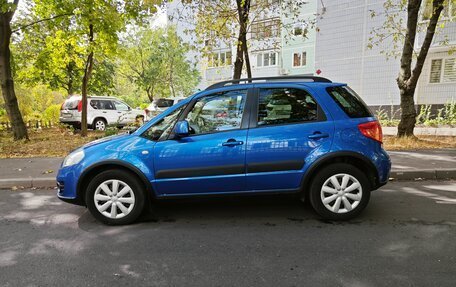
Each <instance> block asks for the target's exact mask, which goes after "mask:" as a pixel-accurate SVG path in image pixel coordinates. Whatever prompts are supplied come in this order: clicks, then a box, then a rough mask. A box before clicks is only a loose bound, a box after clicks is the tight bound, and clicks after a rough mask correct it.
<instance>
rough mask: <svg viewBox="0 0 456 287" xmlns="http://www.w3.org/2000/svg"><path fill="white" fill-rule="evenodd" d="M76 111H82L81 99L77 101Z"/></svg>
mask: <svg viewBox="0 0 456 287" xmlns="http://www.w3.org/2000/svg"><path fill="white" fill-rule="evenodd" d="M78 112H82V101H78Z"/></svg>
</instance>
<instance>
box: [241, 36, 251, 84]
mask: <svg viewBox="0 0 456 287" xmlns="http://www.w3.org/2000/svg"><path fill="white" fill-rule="evenodd" d="M242 38H243V41H242V50H243V52H244V59H245V68H246V69H247V78H249V79H251V78H252V67H251V66H250V56H249V49H248V47H247V34H246V33H244V34H243V35H242Z"/></svg>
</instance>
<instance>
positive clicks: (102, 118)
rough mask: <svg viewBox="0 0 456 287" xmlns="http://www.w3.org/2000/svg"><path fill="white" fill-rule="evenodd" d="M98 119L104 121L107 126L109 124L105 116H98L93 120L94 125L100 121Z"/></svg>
mask: <svg viewBox="0 0 456 287" xmlns="http://www.w3.org/2000/svg"><path fill="white" fill-rule="evenodd" d="M98 119H100V120H103V121H104V122H105V124H106V125H107V124H108V120H107V119H106V118H105V117H103V116H96V117H94V118H93V120H92V125H95V121H96V120H98Z"/></svg>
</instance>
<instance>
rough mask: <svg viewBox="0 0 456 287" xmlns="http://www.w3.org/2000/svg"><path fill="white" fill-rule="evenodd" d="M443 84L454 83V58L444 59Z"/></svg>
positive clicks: (455, 72) (455, 62) (455, 77)
mask: <svg viewBox="0 0 456 287" xmlns="http://www.w3.org/2000/svg"><path fill="white" fill-rule="evenodd" d="M443 82H444V83H455V82H456V58H452V59H445V65H444V66H443Z"/></svg>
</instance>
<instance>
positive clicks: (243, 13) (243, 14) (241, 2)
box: [233, 0, 252, 79]
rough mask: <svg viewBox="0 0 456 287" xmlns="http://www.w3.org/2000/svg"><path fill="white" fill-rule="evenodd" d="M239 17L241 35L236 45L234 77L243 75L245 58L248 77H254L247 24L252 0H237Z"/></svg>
mask: <svg viewBox="0 0 456 287" xmlns="http://www.w3.org/2000/svg"><path fill="white" fill-rule="evenodd" d="M236 5H237V12H238V19H239V36H238V42H237V47H236V62H235V63H234V75H233V79H240V78H241V75H242V66H243V65H244V61H243V59H245V64H246V68H247V77H248V78H251V77H252V70H251V66H250V58H249V53H248V46H247V25H248V22H249V12H250V0H236Z"/></svg>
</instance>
